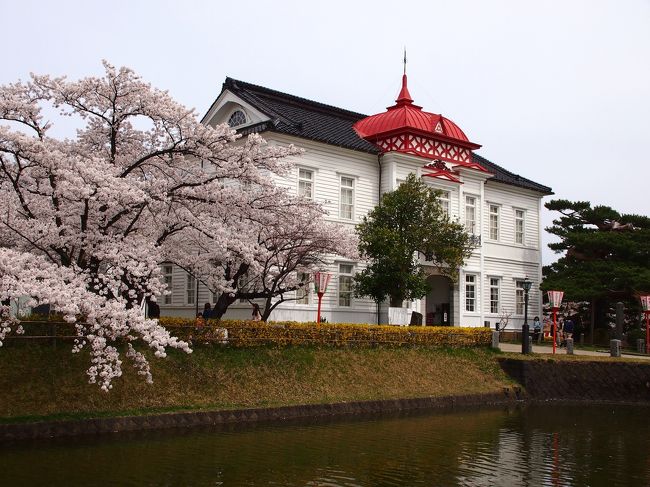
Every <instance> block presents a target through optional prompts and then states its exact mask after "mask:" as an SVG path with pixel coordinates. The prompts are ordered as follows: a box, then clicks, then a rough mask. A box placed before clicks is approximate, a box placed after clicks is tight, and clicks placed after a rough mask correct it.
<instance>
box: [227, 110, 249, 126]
mask: <svg viewBox="0 0 650 487" xmlns="http://www.w3.org/2000/svg"><path fill="white" fill-rule="evenodd" d="M245 123H246V114H245V113H244V112H243V111H241V110H235V111H234V112H232V115H230V118H229V119H228V125H229V126H230V127H238V126H240V125H244V124H245Z"/></svg>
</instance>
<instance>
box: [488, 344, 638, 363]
mask: <svg viewBox="0 0 650 487" xmlns="http://www.w3.org/2000/svg"><path fill="white" fill-rule="evenodd" d="M499 348H500V349H501V351H502V352H515V353H521V343H500V344H499ZM573 352H574V354H575V355H591V356H592V357H609V352H596V351H593V350H578V349H576V348H574V349H573ZM533 353H550V354H552V353H553V347H552V346H541V345H533ZM555 353H556V355H566V348H559V347H557V348H556V349H555ZM622 357H623V358H636V359H640V360H650V356H648V355H636V354H626V353H623V354H622Z"/></svg>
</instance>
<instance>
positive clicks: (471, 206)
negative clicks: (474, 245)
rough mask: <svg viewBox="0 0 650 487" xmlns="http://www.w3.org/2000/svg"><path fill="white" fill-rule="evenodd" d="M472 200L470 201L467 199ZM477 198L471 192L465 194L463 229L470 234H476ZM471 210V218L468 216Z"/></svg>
mask: <svg viewBox="0 0 650 487" xmlns="http://www.w3.org/2000/svg"><path fill="white" fill-rule="evenodd" d="M470 199H471V200H472V203H470V202H469V200H470ZM477 200H478V198H477V197H476V196H474V195H471V194H466V195H465V230H467V231H468V232H469V233H471V234H472V235H476V201H477ZM469 210H471V214H472V218H471V219H470V218H469V214H470V211H469Z"/></svg>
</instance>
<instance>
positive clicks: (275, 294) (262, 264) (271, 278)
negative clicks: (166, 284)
mask: <svg viewBox="0 0 650 487" xmlns="http://www.w3.org/2000/svg"><path fill="white" fill-rule="evenodd" d="M245 192H246V193H248V198H249V205H250V206H249V211H250V209H251V208H253V209H254V208H256V207H257V206H258V205H260V204H261V206H262V207H263V208H264V211H257V212H251V213H250V214H249V218H248V219H247V220H246V221H245V224H243V225H240V227H239V231H240V232H241V233H240V235H241V237H242V240H249V241H251V242H255V246H254V248H253V249H252V252H250V253H244V252H242V251H241V249H239V248H231V249H228V251H226V252H224V251H223V249H221V248H220V244H219V241H218V240H217V239H216V238H215V236H214V234H213V233H211V232H210V231H209V230H205V229H201V231H196V230H194V229H187V231H186V232H183V234H182V236H181V235H179V237H178V238H182V239H184V240H185V241H192V247H193V248H194V249H196V252H195V253H192V254H187V253H185V254H183V253H182V252H181V251H179V250H178V249H181V248H182V246H181V245H178V246H170V249H176V252H175V253H174V254H173V255H170V256H169V260H170V261H173V262H177V263H179V262H180V263H182V264H181V265H182V267H184V268H185V269H186V270H187V271H188V272H190V273H191V274H192V275H194V276H196V277H197V278H198V279H199V280H200V281H201V282H202V283H203V284H204V285H205V286H207V287H208V289H210V290H211V291H212V292H213V293H214V294H215V295H216V301H215V303H214V309H213V317H214V318H221V317H222V316H223V315H224V314H225V312H226V311H227V309H228V307H229V306H230V305H231V304H233V303H234V302H236V301H237V300H239V299H247V300H253V299H263V300H264V307H263V311H262V319H263V320H264V321H266V320H267V319H268V317H269V315H270V314H271V312H272V311H273V309H275V308H276V307H277V306H278V305H280V304H281V303H282V302H284V301H289V300H295V299H296V297H295V291H296V290H297V289H298V288H300V287H303V286H306V285H308V284H309V282H308V281H300V280H299V279H298V274H299V273H303V274H311V273H313V272H315V271H317V270H318V269H321V268H324V267H326V266H327V265H328V264H329V263H330V261H331V257H332V256H334V255H338V256H344V257H349V258H356V257H357V256H358V255H357V250H356V247H357V241H356V237H355V235H354V234H353V232H352V231H350V230H349V229H346V228H344V227H343V226H341V225H338V224H336V223H333V222H328V221H327V220H326V212H325V211H324V210H323V208H322V207H321V206H320V205H319V204H317V203H315V202H313V201H311V200H309V199H305V198H298V197H295V196H291V195H289V194H287V193H286V191H284V190H281V189H277V188H276V192H275V194H274V195H273V198H270V199H266V198H264V199H262V198H261V195H262V194H267V193H269V191H268V190H267V191H264V192H261V191H260V188H259V187H257V185H250V186H247V187H246V188H245ZM253 215H254V217H253ZM229 217H230V218H229ZM233 217H234V218H235V219H237V220H238V222H239V223H242V222H243V220H242V213H241V212H237V213H234V214H233V215H222V220H221V222H219V223H221V224H222V225H224V226H230V225H233V224H234V223H235V222H231V221H230V220H231V219H232V218H233ZM223 256H226V257H227V258H223Z"/></svg>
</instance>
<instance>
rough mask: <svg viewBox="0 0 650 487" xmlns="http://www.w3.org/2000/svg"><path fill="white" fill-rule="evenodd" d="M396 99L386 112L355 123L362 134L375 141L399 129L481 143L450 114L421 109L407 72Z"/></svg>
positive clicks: (467, 144) (475, 146)
mask: <svg viewBox="0 0 650 487" xmlns="http://www.w3.org/2000/svg"><path fill="white" fill-rule="evenodd" d="M395 101H396V103H395V105H393V106H391V107H388V108H387V109H386V110H387V111H386V112H384V113H379V114H377V115H372V116H370V117H367V118H364V119H362V120H359V121H358V122H357V123H355V124H354V126H353V127H354V130H355V131H356V132H357V134H358V135H359V137H361V138H362V139H366V140H368V141H371V142H374V141H377V140H378V139H382V138H384V137H387V136H390V135H394V134H397V133H404V132H411V133H414V134H418V135H425V136H427V137H431V138H434V139H439V140H444V141H447V142H452V143H455V144H457V145H459V146H462V147H466V148H469V149H472V150H474V149H478V148H479V147H481V146H480V145H478V144H474V143H473V142H470V141H469V139H468V138H467V136H466V135H465V133H464V132H463V131H462V130H461V129H460V127H459V126H458V125H456V124H455V123H454V122H452V121H451V120H449V119H448V118H445V117H443V116H442V115H438V114H435V113H429V112H425V111H422V107H420V106H417V105H414V104H413V99H412V98H411V95H410V93H409V91H408V87H407V79H406V74H404V75H403V76H402V89H401V91H400V93H399V95H398V97H397V100H395Z"/></svg>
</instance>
